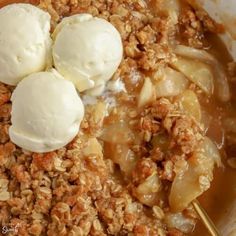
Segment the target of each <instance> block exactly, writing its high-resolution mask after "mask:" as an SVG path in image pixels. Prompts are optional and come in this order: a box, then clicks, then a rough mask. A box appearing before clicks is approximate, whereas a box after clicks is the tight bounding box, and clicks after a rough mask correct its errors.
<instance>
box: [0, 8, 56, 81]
mask: <svg viewBox="0 0 236 236" xmlns="http://www.w3.org/2000/svg"><path fill="white" fill-rule="evenodd" d="M50 48H51V38H50V15H49V14H48V13H46V12H44V11H43V10H40V9H39V8H37V7H35V6H33V5H30V4H21V3H19V4H12V5H8V6H6V7H3V8H1V9H0V81H1V82H3V83H5V84H9V85H16V84H17V83H18V82H19V81H20V80H21V79H22V78H23V77H25V76H27V75H29V74H31V73H34V72H38V71H42V70H43V69H45V67H46V64H47V62H48V61H49V60H50V57H49V54H50Z"/></svg>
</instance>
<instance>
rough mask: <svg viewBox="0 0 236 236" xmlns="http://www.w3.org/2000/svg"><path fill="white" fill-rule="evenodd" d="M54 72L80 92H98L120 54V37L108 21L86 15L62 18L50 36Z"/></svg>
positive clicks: (118, 61)
mask: <svg viewBox="0 0 236 236" xmlns="http://www.w3.org/2000/svg"><path fill="white" fill-rule="evenodd" d="M53 38H54V45H53V60H54V65H55V67H56V69H57V70H58V71H59V72H60V73H61V74H62V75H63V76H64V77H65V78H66V79H68V80H70V81H72V82H73V83H74V84H75V86H76V87H77V89H78V90H79V91H80V92H82V91H85V90H88V89H93V88H96V92H95V93H101V91H102V90H103V88H104V85H105V83H106V81H107V80H109V79H110V78H111V77H112V75H113V74H114V72H115V71H116V70H117V68H118V66H119V64H120V62H121V60H122V54H123V47H122V41H121V36H120V34H119V32H118V31H117V30H116V28H115V27H114V26H113V25H112V24H110V23H109V22H108V21H106V20H104V19H100V18H96V17H93V16H92V15H89V14H78V15H74V16H71V17H67V18H64V19H63V20H62V22H61V23H60V24H59V25H58V26H57V27H56V29H55V32H54V34H53Z"/></svg>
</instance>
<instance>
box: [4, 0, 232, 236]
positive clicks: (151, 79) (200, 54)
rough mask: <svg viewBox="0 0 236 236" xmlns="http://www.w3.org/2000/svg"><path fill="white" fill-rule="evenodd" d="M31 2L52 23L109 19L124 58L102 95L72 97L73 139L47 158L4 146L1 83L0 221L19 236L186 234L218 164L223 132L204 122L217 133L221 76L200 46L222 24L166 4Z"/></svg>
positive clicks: (156, 0)
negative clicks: (77, 107)
mask: <svg viewBox="0 0 236 236" xmlns="http://www.w3.org/2000/svg"><path fill="white" fill-rule="evenodd" d="M37 5H38V7H40V8H42V9H44V10H46V11H47V12H49V13H50V14H51V16H52V26H53V27H55V26H56V25H57V24H58V23H59V22H60V20H61V19H62V18H63V17H66V16H70V15H73V14H78V13H90V14H92V15H93V16H97V17H100V18H104V19H106V20H108V21H109V22H111V23H112V24H113V25H114V26H115V27H116V28H117V29H118V31H119V32H120V34H121V37H122V40H123V45H124V58H123V61H122V63H121V65H120V67H119V69H118V70H117V71H116V73H115V74H114V76H113V78H112V80H111V81H109V82H108V85H107V88H106V90H105V92H104V93H103V95H101V96H99V97H96V98H95V97H91V96H89V95H86V94H81V96H82V99H83V102H84V104H85V111H86V112H85V117H84V119H83V121H82V124H81V130H80V132H79V134H78V135H77V137H76V138H75V139H74V140H73V141H72V142H71V143H70V144H69V145H67V146H66V147H65V148H61V149H60V150H58V151H54V152H50V153H46V154H37V153H31V152H28V151H26V150H22V149H20V148H19V147H17V146H15V145H14V144H13V143H12V142H10V141H9V135H8V128H9V125H10V112H11V103H10V97H11V93H12V91H13V90H14V88H13V87H10V86H6V85H3V84H1V85H0V143H1V145H0V224H1V225H2V226H4V225H11V226H15V225H18V226H19V227H17V232H9V233H8V234H9V235H22V236H24V235H38V236H40V235H49V236H53V235H61V236H63V235H68V236H79V235H81V236H84V235H91V236H92V235H94V236H96V235H97V236H102V235H130V236H131V235H134V236H144V235H147V236H183V235H188V234H189V233H191V232H192V231H193V230H194V227H195V224H196V222H197V218H198V217H197V215H196V213H195V212H194V210H193V208H192V206H191V201H192V200H194V199H195V198H197V197H198V196H200V195H201V194H202V193H203V192H204V191H206V190H207V189H208V188H209V187H210V183H211V181H212V179H213V169H214V166H215V165H218V166H220V163H221V161H220V153H219V150H218V149H221V148H222V147H223V141H222V140H223V138H222V134H221V133H220V134H216V135H213V136H211V137H210V138H211V139H210V138H208V137H207V136H208V132H209V130H214V129H215V128H214V127H213V125H212V124H213V123H214V124H216V123H217V122H218V123H217V124H218V126H217V127H216V128H217V129H221V128H222V124H221V119H222V117H223V116H224V115H223V111H222V109H221V103H222V102H228V101H229V99H230V94H229V88H228V83H227V80H226V79H225V78H226V77H227V76H229V75H228V74H226V72H225V70H224V69H223V68H222V66H221V65H220V63H219V62H218V61H217V59H216V58H215V57H214V56H212V55H211V54H210V53H209V52H208V51H207V50H205V49H206V48H210V47H211V42H210V41H208V38H207V36H206V35H207V34H208V33H219V32H222V31H223V28H222V26H221V25H219V24H217V23H215V22H214V21H213V20H212V19H210V18H209V17H208V15H207V14H206V13H205V12H203V11H201V10H195V9H194V8H193V7H192V6H190V5H188V4H187V3H182V2H181V3H178V2H177V1H174V0H170V1H165V0H150V1H144V0H113V1H111V0H106V1H105V0H41V1H40V2H39V3H37ZM91 37H92V36H91ZM78 53H79V52H78ZM219 65H220V66H219ZM214 77H217V78H218V77H220V78H218V79H217V78H214ZM222 78H224V79H222ZM222 91H223V94H222ZM215 104H217V105H215ZM218 104H219V105H218ZM208 106H212V107H215V108H216V109H213V110H212V111H211V109H209V110H208V109H207V107H208ZM212 117H213V118H212ZM212 119H213V120H212ZM215 143H216V144H217V146H216V145H215ZM230 163H234V162H233V161H230Z"/></svg>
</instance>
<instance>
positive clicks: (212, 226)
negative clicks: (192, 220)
mask: <svg viewBox="0 0 236 236" xmlns="http://www.w3.org/2000/svg"><path fill="white" fill-rule="evenodd" d="M192 205H193V207H194V209H195V211H196V212H197V213H198V215H199V217H200V218H201V220H202V222H203V224H204V225H205V226H206V228H207V229H208V231H209V233H210V234H211V236H221V235H220V233H219V231H218V229H217V228H216V226H215V224H214V223H213V222H212V220H211V219H210V217H209V216H208V214H207V213H206V211H205V210H204V209H203V208H202V206H201V204H200V203H199V202H198V200H196V199H195V200H194V201H193V202H192Z"/></svg>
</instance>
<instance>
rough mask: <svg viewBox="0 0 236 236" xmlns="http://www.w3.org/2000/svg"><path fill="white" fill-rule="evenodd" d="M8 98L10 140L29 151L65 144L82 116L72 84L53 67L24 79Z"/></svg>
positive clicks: (78, 100) (74, 133)
mask: <svg viewBox="0 0 236 236" xmlns="http://www.w3.org/2000/svg"><path fill="white" fill-rule="evenodd" d="M11 101H12V113H11V115H12V117H11V122H12V125H11V127H10V129H9V135H10V139H11V141H12V142H13V143H15V144H16V145H18V146H20V147H21V148H24V149H26V150H29V151H33V152H39V153H43V152H49V151H53V150H56V149H58V148H61V147H63V146H64V145H66V144H68V143H69V142H70V141H71V140H72V139H73V138H74V137H75V136H76V135H77V133H78V131H79V127H80V122H81V120H82V119H83V116H84V107H83V104H82V102H81V100H80V97H79V95H78V94H77V91H76V89H75V87H74V85H73V83H72V82H70V81H68V80H65V79H64V78H63V77H62V76H61V75H59V74H58V73H57V72H56V71H55V70H52V71H50V72H38V73H34V74H31V75H30V76H28V77H26V78H24V79H23V80H22V81H21V82H20V83H19V84H18V85H17V87H16V89H15V90H14V92H13V94H12V97H11Z"/></svg>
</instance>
